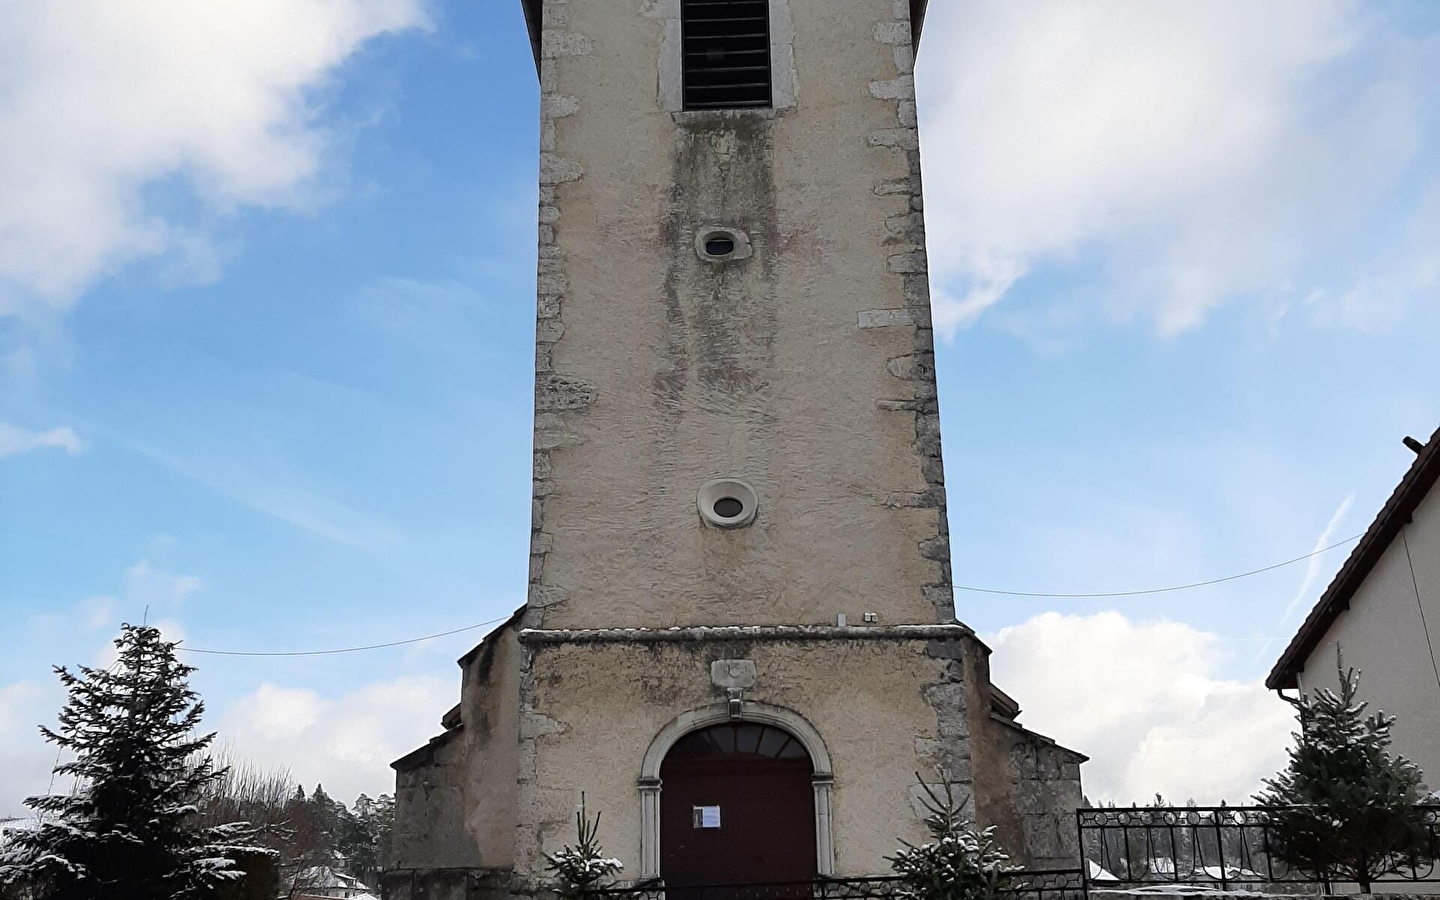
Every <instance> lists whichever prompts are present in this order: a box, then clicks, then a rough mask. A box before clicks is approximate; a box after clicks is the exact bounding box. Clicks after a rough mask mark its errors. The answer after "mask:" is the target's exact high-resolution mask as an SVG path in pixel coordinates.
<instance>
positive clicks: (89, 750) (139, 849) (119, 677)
mask: <svg viewBox="0 0 1440 900" xmlns="http://www.w3.org/2000/svg"><path fill="white" fill-rule="evenodd" d="M115 646H116V647H117V648H118V649H119V651H120V658H119V660H118V661H117V662H116V664H115V665H114V666H111V667H110V669H91V668H88V667H85V666H81V667H79V670H78V672H70V671H69V670H67V669H65V668H64V667H57V668H56V669H55V672H56V674H57V675H59V676H60V681H61V682H62V683H63V684H64V685H65V687H66V688H67V689H68V691H69V694H70V696H69V700H68V701H67V702H66V704H65V707H64V708H63V709H62V710H61V711H60V720H59V722H60V725H59V728H58V729H57V730H55V731H52V730H50V729H49V728H45V727H42V728H41V729H40V731H41V733H42V734H43V735H44V736H45V738H46V740H48V741H51V742H53V743H55V744H57V745H59V746H60V747H61V748H62V749H64V750H67V751H69V752H70V753H71V754H73V755H74V759H73V760H71V761H70V762H66V763H63V764H61V765H58V766H56V768H55V773H56V774H57V775H65V776H73V777H74V778H75V790H74V791H73V792H72V793H71V794H69V795H68V796H48V797H32V798H30V799H28V800H26V801H25V805H26V806H29V807H30V808H31V809H33V810H35V811H36V812H37V813H38V814H39V821H38V823H37V825H36V826H35V827H34V828H32V829H27V830H24V831H20V832H17V833H16V834H15V835H14V836H13V839H12V842H11V844H10V845H9V846H8V847H6V848H5V850H4V853H3V856H0V885H5V886H9V887H11V888H12V889H14V890H16V891H17V892H19V893H20V895H21V896H28V897H31V898H34V900H202V898H209V897H213V896H214V895H215V893H216V891H217V890H218V889H219V888H220V887H221V886H222V885H225V884H228V883H229V882H232V881H235V880H237V879H239V878H241V877H243V875H244V872H243V870H242V869H240V868H239V867H237V866H236V864H235V859H236V858H238V857H248V858H254V857H257V856H269V855H271V851H269V850H266V849H264V848H263V847H259V846H257V845H255V844H254V843H253V842H252V841H251V840H250V838H251V836H252V835H251V829H250V828H249V826H248V825H246V824H245V823H230V824H220V825H213V826H209V827H197V826H196V825H195V824H194V823H193V822H192V819H193V817H194V816H195V814H196V812H197V811H198V810H197V805H196V804H197V802H198V801H200V800H201V799H202V798H203V797H204V796H205V795H206V792H207V789H208V788H209V787H210V785H211V784H212V783H214V782H215V781H216V780H217V779H219V778H221V777H222V776H223V770H216V769H215V768H214V766H213V765H212V763H211V762H210V759H209V757H208V755H206V754H205V752H204V751H205V749H206V748H207V747H208V746H209V745H210V742H211V740H212V739H213V738H214V735H213V734H207V735H203V736H196V734H195V730H196V728H197V727H198V726H199V724H200V719H201V716H202V715H203V714H204V710H205V707H204V704H203V703H201V702H200V700H199V699H198V697H197V696H196V694H195V692H194V691H192V690H191V689H190V687H189V685H188V683H187V678H188V676H189V675H190V673H191V672H193V671H194V669H193V668H192V667H190V666H186V665H183V664H181V663H180V662H179V661H178V660H176V658H175V644H173V643H169V642H166V641H164V640H162V639H161V637H160V632H159V630H157V629H155V628H149V627H143V626H134V625H125V626H123V630H122V632H121V634H120V637H119V638H118V639H117V640H116V641H115Z"/></svg>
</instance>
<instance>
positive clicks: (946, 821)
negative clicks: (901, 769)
mask: <svg viewBox="0 0 1440 900" xmlns="http://www.w3.org/2000/svg"><path fill="white" fill-rule="evenodd" d="M915 778H916V780H917V781H919V782H920V787H921V788H923V789H924V791H925V797H924V798H922V800H921V802H922V803H923V804H924V805H925V812H926V816H925V827H926V828H927V829H928V830H929V831H930V837H931V840H930V841H928V842H927V843H924V844H921V845H919V846H916V845H914V844H911V843H908V842H906V841H901V843H903V844H905V849H904V850H901V851H900V852H899V853H897V854H895V855H894V856H891V857H887V858H888V859H889V861H890V865H891V867H892V868H893V869H894V870H895V872H896V874H898V875H899V876H900V878H901V884H902V888H901V890H900V892H899V895H900V896H901V897H902V898H905V900H994V898H996V897H998V896H999V893H1000V890H1001V888H1002V887H1003V886H1004V883H1005V880H1006V876H1007V875H1008V874H1009V873H1010V872H1012V871H1015V868H1014V867H1013V866H1009V865H1007V863H1009V861H1010V857H1009V856H1008V855H1007V854H1006V853H1005V852H1004V851H1003V850H1001V849H1000V846H999V845H998V844H997V843H995V838H994V835H995V829H994V827H990V828H986V829H985V830H984V831H976V830H974V829H973V828H971V827H970V824H969V822H968V821H967V820H966V818H965V803H966V801H965V799H963V798H959V797H957V795H956V791H955V784H954V782H953V781H952V780H951V778H950V773H949V772H947V771H945V770H943V769H942V770H940V789H939V790H938V791H937V790H936V789H935V788H933V787H931V786H930V785H928V784H926V783H925V781H924V780H923V779H921V778H920V774H919V773H918V772H917V773H916V774H915Z"/></svg>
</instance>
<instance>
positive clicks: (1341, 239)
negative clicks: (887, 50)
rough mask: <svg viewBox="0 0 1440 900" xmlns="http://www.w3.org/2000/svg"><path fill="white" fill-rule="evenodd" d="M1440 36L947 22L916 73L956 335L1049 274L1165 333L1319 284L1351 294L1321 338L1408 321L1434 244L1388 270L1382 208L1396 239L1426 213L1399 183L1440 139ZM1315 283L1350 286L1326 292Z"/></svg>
mask: <svg viewBox="0 0 1440 900" xmlns="http://www.w3.org/2000/svg"><path fill="white" fill-rule="evenodd" d="M1427 40H1428V41H1429V43H1430V44H1434V43H1435V41H1436V39H1435V38H1433V37H1432V38H1425V37H1407V36H1404V35H1401V34H1399V33H1398V32H1397V31H1395V30H1394V29H1392V28H1390V27H1389V26H1388V23H1386V22H1385V21H1384V20H1383V18H1382V17H1381V15H1380V13H1379V12H1377V11H1374V10H1369V9H1367V8H1365V7H1363V6H1361V5H1359V4H1357V3H1354V2H1350V0H1276V2H1270V3H1264V4H1254V3H1249V2H1246V0H1210V2H1203V3H1202V2H1192V3H1165V4H1157V3H1151V2H1148V0H1104V2H1087V3H1076V2H1073V0H1048V2H1034V3H1023V4H1016V3H985V2H963V3H955V4H943V5H941V6H940V8H938V9H934V10H932V12H931V15H930V17H929V18H927V19H926V42H927V44H928V47H929V49H928V52H925V51H924V50H923V48H922V52H921V54H920V57H921V60H920V68H919V73H918V74H919V76H920V78H919V87H920V92H921V101H922V114H923V117H922V123H923V133H922V138H923V140H924V142H925V150H926V159H927V163H928V166H927V169H926V181H925V187H926V210H927V225H928V230H929V242H930V250H931V262H932V268H933V271H934V274H935V276H936V281H937V288H938V289H937V291H936V310H935V313H936V324H937V327H938V328H940V329H941V331H942V333H944V332H949V333H952V334H953V332H954V330H955V329H956V328H958V327H961V326H963V325H965V324H967V323H968V322H969V321H971V320H973V319H974V318H975V317H976V316H978V315H980V314H981V313H982V312H984V311H985V310H986V309H987V308H990V307H992V306H994V305H995V304H996V303H997V302H998V301H999V300H1000V298H1001V297H1002V296H1004V295H1006V294H1007V292H1010V290H1011V286H1012V285H1014V284H1016V283H1017V281H1023V279H1024V277H1025V276H1026V275H1027V274H1029V273H1033V272H1035V271H1036V270H1037V269H1040V268H1042V267H1044V266H1045V265H1046V264H1050V263H1058V264H1061V265H1067V264H1081V265H1082V266H1083V267H1084V268H1085V270H1086V271H1090V269H1091V267H1093V268H1094V270H1095V272H1096V274H1095V275H1094V279H1095V280H1096V281H1097V282H1098V284H1099V287H1098V289H1094V288H1092V290H1091V291H1089V293H1088V294H1087V295H1086V298H1085V299H1084V300H1079V299H1076V298H1075V297H1061V298H1060V299H1059V300H1058V302H1061V303H1067V304H1080V305H1082V306H1085V305H1089V306H1093V307H1094V309H1091V310H1089V312H1088V313H1086V314H1085V315H1087V316H1089V317H1092V318H1093V317H1105V318H1108V319H1110V320H1113V321H1121V322H1123V321H1130V320H1135V319H1139V320H1141V321H1146V322H1148V323H1150V324H1151V325H1152V326H1153V327H1154V328H1155V329H1156V330H1158V331H1159V332H1161V333H1172V334H1173V333H1176V332H1179V331H1183V330H1185V329H1188V328H1192V327H1194V326H1196V325H1198V324H1199V323H1200V322H1202V321H1203V320H1204V319H1205V317H1206V316H1207V315H1208V314H1209V313H1210V312H1211V311H1212V310H1213V309H1215V308H1216V307H1218V306H1220V305H1221V304H1223V303H1226V302H1231V301H1234V300H1236V299H1238V298H1242V297H1250V298H1258V299H1262V300H1269V301H1270V302H1276V301H1277V299H1278V298H1281V297H1287V296H1295V297H1299V298H1303V297H1307V296H1310V295H1311V294H1312V292H1313V291H1315V290H1316V288H1323V289H1324V290H1323V291H1322V292H1321V293H1320V294H1317V295H1315V296H1316V297H1319V298H1328V297H1330V296H1331V295H1333V296H1334V297H1335V299H1334V300H1333V301H1329V300H1327V302H1325V303H1323V304H1321V305H1320V307H1317V308H1315V310H1314V313H1315V317H1316V318H1318V319H1325V320H1328V321H1330V322H1333V323H1335V324H1344V325H1356V324H1368V323H1370V322H1371V319H1372V317H1374V316H1381V317H1382V318H1384V317H1385V316H1391V317H1393V309H1392V307H1393V306H1394V304H1395V303H1396V300H1395V298H1396V297H1397V296H1398V297H1404V296H1405V295H1406V294H1407V293H1413V292H1414V291H1416V290H1419V289H1421V288H1423V287H1424V286H1425V284H1427V283H1428V282H1427V276H1426V274H1425V273H1426V272H1428V271H1429V269H1428V268H1426V266H1427V263H1426V260H1427V259H1428V260H1430V261H1431V263H1432V264H1433V259H1434V256H1433V254H1434V249H1433V247H1427V246H1426V245H1425V243H1424V242H1423V241H1412V242H1410V243H1409V249H1408V250H1407V251H1406V253H1407V255H1405V256H1403V257H1391V256H1384V254H1385V253H1386V252H1388V251H1374V250H1367V249H1366V244H1367V242H1366V241H1365V240H1364V238H1367V237H1371V238H1373V235H1369V234H1367V233H1366V231H1367V227H1368V225H1369V223H1370V217H1371V216H1372V215H1373V214H1374V213H1375V211H1376V208H1377V205H1379V204H1382V203H1385V202H1387V201H1388V202H1398V203H1400V204H1401V205H1402V208H1400V209H1398V210H1397V211H1395V214H1394V216H1393V218H1394V219H1395V220H1396V221H1398V222H1400V223H1402V226H1397V227H1402V228H1403V222H1404V221H1405V219H1406V218H1407V217H1410V216H1413V217H1414V218H1415V219H1416V220H1417V221H1419V220H1420V219H1421V218H1422V217H1423V215H1424V212H1423V208H1421V207H1420V206H1419V205H1418V204H1417V203H1416V202H1415V200H1414V198H1413V196H1412V194H1413V191H1410V190H1408V189H1407V190H1404V191H1401V190H1399V187H1400V181H1401V178H1402V176H1404V175H1405V172H1406V166H1407V165H1408V164H1409V163H1410V162H1411V161H1413V160H1415V159H1416V158H1418V157H1419V155H1420V152H1421V149H1422V147H1423V145H1424V144H1425V143H1426V142H1427V141H1429V142H1432V143H1433V142H1434V140H1435V135H1434V134H1433V133H1430V134H1427V133H1425V132H1426V119H1425V116H1426V115H1429V114H1428V113H1425V112H1424V98H1425V97H1427V96H1428V95H1429V93H1430V92H1431V90H1432V85H1433V84H1434V82H1435V79H1436V78H1437V76H1440V63H1437V62H1436V57H1437V54H1436V53H1435V48H1434V47H1433V46H1427V44H1426V41H1427ZM1431 130H1432V131H1433V130H1434V128H1433V125H1432V127H1431ZM1419 227H1423V223H1422V226H1419ZM1411 230H1412V231H1413V230H1414V228H1412V229H1411ZM1376 253H1379V254H1381V255H1382V256H1384V258H1379V257H1376V256H1375V255H1374V254H1376ZM1315 269H1321V270H1324V271H1325V273H1326V275H1327V276H1328V277H1330V278H1331V279H1332V280H1331V281H1330V282H1329V283H1326V284H1322V285H1311V284H1306V283H1305V281H1306V279H1307V278H1311V277H1318V276H1314V273H1313V271H1312V270H1315ZM1370 269H1379V270H1380V271H1383V272H1384V273H1385V275H1386V277H1385V278H1380V277H1377V276H1376V275H1375V274H1374V272H1372V271H1370ZM1430 280H1432V281H1433V274H1432V275H1431V276H1430ZM1051 302H1057V301H1051ZM1030 312H1031V313H1033V314H1034V316H1035V317H1036V319H1037V321H1043V320H1044V319H1045V318H1053V317H1054V315H1053V313H1048V314H1047V313H1042V312H1040V311H1038V310H1031V311H1030Z"/></svg>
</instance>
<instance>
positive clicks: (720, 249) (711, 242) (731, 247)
mask: <svg viewBox="0 0 1440 900" xmlns="http://www.w3.org/2000/svg"><path fill="white" fill-rule="evenodd" d="M705 252H706V253H708V254H710V255H711V256H729V255H730V254H732V253H734V252H735V240H734V238H731V237H729V236H727V235H723V234H712V235H710V236H709V237H708V238H706V239H705Z"/></svg>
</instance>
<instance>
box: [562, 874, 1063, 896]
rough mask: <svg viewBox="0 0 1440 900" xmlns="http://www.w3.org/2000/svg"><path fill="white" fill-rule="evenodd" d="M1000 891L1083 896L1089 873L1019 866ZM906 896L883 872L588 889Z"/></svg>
mask: <svg viewBox="0 0 1440 900" xmlns="http://www.w3.org/2000/svg"><path fill="white" fill-rule="evenodd" d="M1000 893H1001V894H1002V895H1003V896H1004V897H1005V898H1006V900H1083V897H1084V895H1085V878H1084V873H1083V872H1082V871H1081V870H1080V869H1046V870H1035V871H1029V870H1017V871H1014V872H1010V873H1007V874H1006V876H1005V878H1004V881H1003V882H1002V886H1001V888H1000ZM905 896H907V891H906V885H905V883H904V881H903V880H902V879H901V878H900V877H899V876H895V875H877V876H870V877H863V878H817V879H815V880H813V881H777V882H763V883H758V884H701V885H674V886H667V885H665V884H664V883H663V882H660V881H646V882H640V883H638V884H635V885H630V886H627V887H607V888H599V889H596V890H593V891H588V892H586V893H585V895H584V900H897V898H903V897H905Z"/></svg>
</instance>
